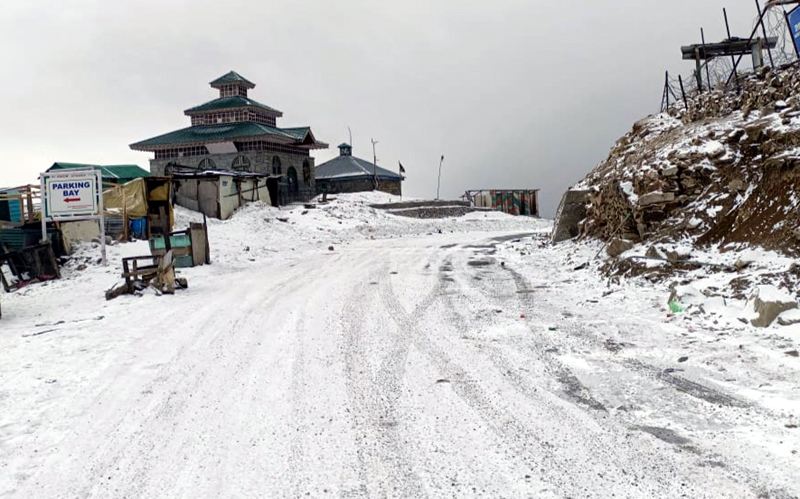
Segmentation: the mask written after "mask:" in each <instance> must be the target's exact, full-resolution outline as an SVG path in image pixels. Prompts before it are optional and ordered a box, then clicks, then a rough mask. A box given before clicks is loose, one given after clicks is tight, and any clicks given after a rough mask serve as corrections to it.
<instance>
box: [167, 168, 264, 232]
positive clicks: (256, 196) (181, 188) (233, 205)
mask: <svg viewBox="0 0 800 499" xmlns="http://www.w3.org/2000/svg"><path fill="white" fill-rule="evenodd" d="M268 177H269V175H267V174H265V173H251V172H238V171H195V172H178V171H176V172H174V173H173V175H172V180H173V184H174V186H175V204H177V205H178V206H183V207H184V208H188V209H190V210H192V211H197V212H200V213H203V214H205V215H206V216H209V217H213V218H218V219H220V220H227V219H229V218H230V217H231V216H232V215H233V213H234V212H235V211H236V210H237V209H238V208H239V207H241V206H244V205H245V204H247V203H248V202H252V201H263V202H265V203H267V204H271V198H270V193H269V189H268V187H267V178H268Z"/></svg>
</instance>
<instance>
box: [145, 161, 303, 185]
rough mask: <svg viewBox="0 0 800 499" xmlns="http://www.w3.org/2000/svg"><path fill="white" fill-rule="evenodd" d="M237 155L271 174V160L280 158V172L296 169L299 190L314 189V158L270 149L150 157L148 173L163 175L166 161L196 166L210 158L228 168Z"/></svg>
mask: <svg viewBox="0 0 800 499" xmlns="http://www.w3.org/2000/svg"><path fill="white" fill-rule="evenodd" d="M237 156H245V157H247V158H248V159H249V160H250V169H251V171H253V172H255V173H268V174H272V161H273V158H274V157H275V156H277V157H278V158H280V160H281V173H283V174H284V175H286V172H288V171H289V167H292V166H293V167H294V169H295V170H297V182H298V184H299V188H300V190H303V191H305V190H310V191H312V192H314V191H315V190H316V179H315V178H314V170H315V168H314V158H313V157H311V156H299V155H296V154H288V153H284V152H272V151H248V152H241V153H228V154H209V155H207V156H186V157H182V158H169V159H151V160H150V173H152V174H153V175H157V176H160V175H164V167H165V166H167V164H168V163H177V164H179V165H184V166H192V167H197V165H199V164H200V162H201V161H202V160H204V159H210V160H212V161H213V162H214V164H216V165H217V169H218V170H230V169H231V165H232V164H233V160H234V158H236V157H237ZM306 160H307V161H308V165H309V170H310V176H311V179H310V181H309V182H304V180H303V161H306Z"/></svg>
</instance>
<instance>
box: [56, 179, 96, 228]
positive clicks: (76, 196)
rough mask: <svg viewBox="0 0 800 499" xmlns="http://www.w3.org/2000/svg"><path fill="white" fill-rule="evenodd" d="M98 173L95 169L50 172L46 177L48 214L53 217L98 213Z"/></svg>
mask: <svg viewBox="0 0 800 499" xmlns="http://www.w3.org/2000/svg"><path fill="white" fill-rule="evenodd" d="M97 178H98V175H97V173H96V172H95V171H93V170H88V171H87V170H83V171H75V172H58V173H48V174H47V176H46V177H45V189H46V192H47V216H48V217H51V218H59V217H76V216H92V215H97V214H98V211H99V210H98V202H97V201H98V200H97V197H98V196H99V192H98V181H97Z"/></svg>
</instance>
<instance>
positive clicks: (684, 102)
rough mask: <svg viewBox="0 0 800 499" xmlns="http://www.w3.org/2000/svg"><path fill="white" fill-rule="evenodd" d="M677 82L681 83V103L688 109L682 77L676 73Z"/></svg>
mask: <svg viewBox="0 0 800 499" xmlns="http://www.w3.org/2000/svg"><path fill="white" fill-rule="evenodd" d="M678 83H680V84H681V95H683V105H684V107H686V110H687V111H688V110H689V104H688V103H687V102H686V92H685V91H684V90H683V78H681V75H678Z"/></svg>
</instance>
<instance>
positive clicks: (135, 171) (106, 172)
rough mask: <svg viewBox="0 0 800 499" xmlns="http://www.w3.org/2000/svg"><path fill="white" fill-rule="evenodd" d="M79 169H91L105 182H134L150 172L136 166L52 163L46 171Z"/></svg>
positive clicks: (147, 175)
mask: <svg viewBox="0 0 800 499" xmlns="http://www.w3.org/2000/svg"><path fill="white" fill-rule="evenodd" d="M79 168H93V169H95V170H100V171H101V172H102V173H103V178H104V179H107V180H114V179H117V180H125V181H128V180H134V179H137V178H141V177H149V176H150V172H149V171H147V170H145V169H144V168H140V167H139V166H137V165H89V164H86V163H64V162H57V163H53V166H51V167H50V168H48V169H47V171H53V170H74V169H79Z"/></svg>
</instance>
